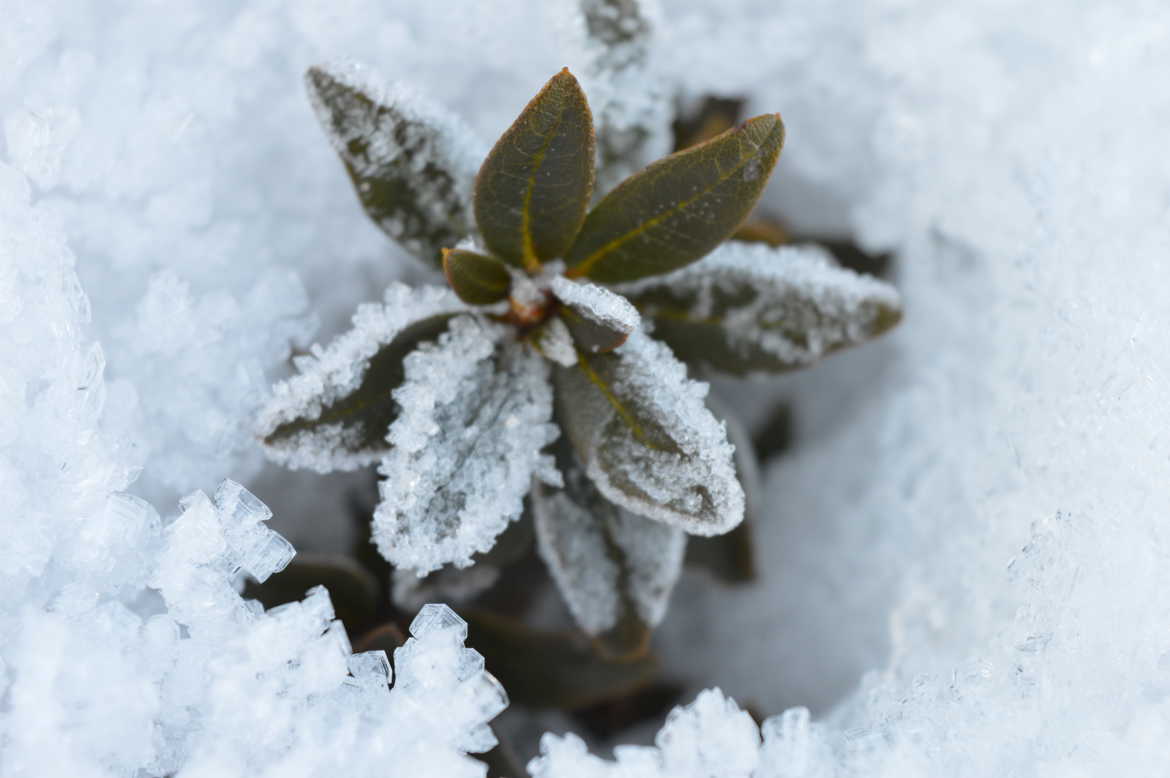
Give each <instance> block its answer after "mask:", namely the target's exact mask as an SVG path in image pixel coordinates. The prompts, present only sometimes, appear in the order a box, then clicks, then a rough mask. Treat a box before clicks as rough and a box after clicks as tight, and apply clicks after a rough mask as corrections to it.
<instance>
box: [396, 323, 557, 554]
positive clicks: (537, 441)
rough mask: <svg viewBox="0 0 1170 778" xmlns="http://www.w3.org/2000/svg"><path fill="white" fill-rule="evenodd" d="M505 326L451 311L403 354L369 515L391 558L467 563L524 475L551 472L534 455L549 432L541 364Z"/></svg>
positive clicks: (546, 460)
mask: <svg viewBox="0 0 1170 778" xmlns="http://www.w3.org/2000/svg"><path fill="white" fill-rule="evenodd" d="M506 334H507V330H506V329H505V328H503V327H501V326H499V325H496V324H492V323H489V322H486V321H483V320H480V319H477V318H472V317H470V316H466V317H462V316H461V317H457V318H455V319H453V320H452V322H451V327H450V329H449V330H448V332H446V333H445V334H443V335H442V336H441V337H440V338H439V339H438V341H436V342H434V343H430V344H424V345H423V346H422V347H420V348H419V349H418V350H416V351H415V352H413V353H412V354H410V355H409V356H408V357H407V358H406V360H405V363H404V366H405V375H406V379H405V381H404V382H403V384H402V386H401V387H399V388H398V389H396V390H395V391H394V399H395V401H396V402H397V403H398V405H399V406H400V408H401V412H400V414H399V416H398V418H397V419H396V420H395V421H394V423H393V424H392V425H391V427H390V432H389V435H388V440H389V442H390V443H391V444H392V448H391V449H390V451H389V452H388V453H387V454H386V456H385V457H384V458H383V459H382V462H381V465H380V467H379V472H380V473H381V475H382V476H383V480H382V482H381V483H380V485H379V490H380V492H381V495H382V502H381V504H380V505H379V506H378V509H377V511H376V512H375V514H374V539H375V541H376V542H377V544H378V548H379V550H380V551H381V552H382V555H383V556H385V557H386V558H387V559H388V560H390V561H391V562H392V563H394V564H395V565H400V566H404V567H409V568H411V569H413V570H415V571H416V572H418V573H419V574H424V573H427V572H429V571H431V570H435V569H437V568H438V567H440V566H441V565H443V564H448V563H454V564H456V565H459V566H461V567H462V566H466V565H469V564H471V555H472V554H474V553H475V552H477V551H487V550H488V549H489V548H491V546H492V544H493V542H494V541H495V539H496V536H498V535H499V534H500V533H501V532H503V531H504V529H505V528H506V527H507V526H508V522H510V521H514V520H515V519H517V518H519V516H520V514H521V511H522V509H523V500H524V496H525V495H526V494H527V493H528V490H529V488H530V486H531V482H532V478H533V476H534V475H536V476H538V477H543V478H554V479H555V476H553V475H552V473H550V471H553V466H552V464H551V458H550V457H548V456H547V455H543V454H541V453H540V450H541V449H542V448H544V446H546V445H547V444H548V443H550V442H551V441H553V440H554V439H555V438H556V437H557V429H556V426H555V425H554V424H552V423H551V422H550V419H551V416H552V391H551V388H550V386H549V382H548V367H547V362H546V361H545V360H544V359H543V358H542V357H540V355H538V354H536V353H535V352H534V351H532V350H531V349H529V348H528V347H527V346H524V345H523V344H520V343H516V342H514V341H511V340H504V336H505V335H506Z"/></svg>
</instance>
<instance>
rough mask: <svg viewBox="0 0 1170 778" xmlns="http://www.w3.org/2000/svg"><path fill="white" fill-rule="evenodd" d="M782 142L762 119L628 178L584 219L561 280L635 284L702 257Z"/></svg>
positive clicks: (745, 209)
mask: <svg viewBox="0 0 1170 778" xmlns="http://www.w3.org/2000/svg"><path fill="white" fill-rule="evenodd" d="M783 144H784V124H783V123H782V122H781V121H780V115H779V114H765V115H763V116H757V117H756V118H754V119H750V120H748V121H747V122H745V123H744V124H743V125H741V126H739V127H737V128H735V129H732V130H728V131H727V132H725V133H723V134H722V135H719V136H717V137H715V138H712V139H711V140H709V141H707V142H706V143H701V144H699V145H698V146H693V147H691V148H689V149H686V150H684V151H678V152H675V153H674V154H671V155H670V156H669V157H666V158H665V159H661V160H659V161H658V162H655V163H654V164H652V165H650V166H649V167H647V168H646V169H645V170H642V171H641V172H639V173H635V174H634V175H632V176H630V177H629V178H628V179H626V180H625V181H623V182H622V183H621V185H619V186H618V187H617V189H614V190H613V191H612V192H610V193H609V194H608V195H606V196H605V197H604V198H603V199H602V200H601V202H600V203H598V204H597V207H595V208H594V209H593V210H592V211H591V212H590V213H589V216H588V217H586V219H585V224H584V225H582V227H581V232H580V233H579V234H578V236H577V240H576V241H574V243H573V246H572V248H571V249H569V253H568V254H567V255H566V257H565V261H566V263H567V265H568V266H569V271H568V275H570V276H585V277H588V278H591V279H593V280H595V281H601V282H604V283H614V282H619V281H634V280H637V279H639V278H645V277H647V276H653V275H658V274H661V273H666V272H669V271H671V270H676V269H678V268H680V267H682V266H684V265H688V264H690V263H691V262H694V261H695V260H697V259H699V258H701V257H702V256H703V255H705V254H707V253H708V252H709V251H711V249H713V248H715V247H716V246H717V245H719V243H720V242H721V241H723V240H724V239H725V238H726V237H727V236H728V235H730V234H731V233H732V232H734V231H735V228H736V227H738V226H739V224H740V222H742V221H743V220H744V218H745V217H746V216H747V215H748V213H749V212H750V211H751V209H752V208H753V207H754V206H755V204H756V201H757V200H758V199H759V197H760V193H761V192H763V191H764V185H765V184H766V183H767V182H768V177H769V176H770V175H771V173H772V168H773V166H774V165H775V164H776V160H777V158H779V156H780V147H781V146H782V145H783Z"/></svg>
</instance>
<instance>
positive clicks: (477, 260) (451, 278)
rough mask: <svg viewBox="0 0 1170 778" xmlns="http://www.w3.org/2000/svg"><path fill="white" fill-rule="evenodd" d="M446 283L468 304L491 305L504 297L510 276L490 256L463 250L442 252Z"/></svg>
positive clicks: (510, 281)
mask: <svg viewBox="0 0 1170 778" xmlns="http://www.w3.org/2000/svg"><path fill="white" fill-rule="evenodd" d="M443 274H444V275H445V276H447V283H448V284H449V285H450V287H451V288H452V289H453V290H454V291H455V294H457V295H459V299H460V300H462V301H463V302H465V303H468V304H469V305H491V304H492V303H496V302H499V301H500V300H503V299H504V298H505V297H507V296H508V287H509V286H510V285H511V283H512V276H511V274H510V273H509V272H508V268H506V267H504V264H503V263H502V262H500V261H499V260H498V259H495V258H494V257H489V256H485V255H483V254H479V253H477V252H475V251H468V250H467V249H443Z"/></svg>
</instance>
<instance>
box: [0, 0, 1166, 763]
mask: <svg viewBox="0 0 1170 778" xmlns="http://www.w3.org/2000/svg"><path fill="white" fill-rule="evenodd" d="M573 7H574V4H573V3H570V2H566V1H565V0H555V1H550V2H538V1H537V0H533V1H532V2H523V3H522V2H509V3H499V2H484V0H448V1H446V2H441V3H440V2H436V3H422V2H405V1H404V0H392V1H390V2H387V1H386V0H376V1H375V0H330V1H329V2H326V0H289V1H288V2H278V1H277V0H252V1H251V2H246V3H237V2H227V1H226V0H225V1H223V2H218V1H213V0H188V1H187V2H179V1H178V0H176V1H175V2H165V3H164V2H138V3H129V2H114V1H112V0H93V2H85V1H84V0H56V1H54V0H28V1H27V2H24V1H22V0H0V20H3V21H2V22H0V121H2V127H0V328H2V329H0V334H2V338H0V344H2V345H0V495H3V499H4V507H3V509H2V511H0V517H2V518H0V522H2V524H0V592H2V593H3V597H2V598H0V775H3V776H5V778H8V776H13V777H15V776H71V777H72V778H80V777H88V776H95V777H96V776H135V777H137V776H146V775H177V776H182V777H183V778H190V777H192V776H233V775H241V776H242V775H272V776H277V775H279V776H282V777H283V776H309V775H343V774H344V775H353V776H362V775H408V776H412V777H414V776H425V775H436V776H451V775H463V774H467V775H477V774H481V773H482V767H481V766H479V765H477V764H476V763H473V762H470V761H468V760H467V758H466V757H464V756H463V755H462V753H463V751H464V750H465V749H468V748H473V747H476V748H477V747H483V746H484V745H485V744H486V742H487V740H486V739H485V738H487V737H488V736H487V735H486V734H485V731H484V730H483V729H482V727H480V725H481V724H482V722H483V721H484V720H486V719H487V718H490V717H491V715H492V714H494V713H495V712H496V711H497V709H498V704H499V702H500V698H499V696H498V690H495V689H493V688H492V687H491V683H490V679H488V677H487V676H485V675H483V674H482V673H481V672H480V671H479V669H478V666H477V665H476V662H475V659H474V657H471V656H469V655H467V654H464V653H461V652H460V648H459V647H460V645H461V637H462V634H461V632H460V629H459V626H458V624H457V623H448V622H442V623H440V621H441V619H440V621H436V619H439V617H441V616H443V614H442V613H441V612H438V611H434V612H429V613H431V615H432V616H435V618H433V619H430V620H429V621H428V620H427V619H424V620H423V621H422V622H421V623H420V624H419V628H418V630H417V631H416V640H415V641H414V642H412V643H411V644H410V651H406V650H405V649H403V651H404V654H403V656H402V657H401V659H400V660H399V661H396V662H395V668H394V669H395V674H396V676H397V677H396V679H395V686H394V687H393V691H389V692H388V691H387V689H386V683H385V676H384V667H383V666H382V665H380V664H379V661H378V659H377V657H369V656H365V657H357V658H347V656H346V654H347V646H346V644H345V641H344V633H343V632H340V630H339V628H338V627H336V626H330V624H329V615H330V607H329V605H328V602H327V599H326V598H324V597H322V596H321V595H316V596H311V597H309V598H308V599H307V600H306V601H305V603H304V604H303V605H297V606H291V607H289V608H286V609H284V610H282V611H280V612H273V613H269V614H262V613H260V612H259V611H258V610H256V609H254V608H252V607H250V606H248V605H246V604H244V602H243V600H241V599H240V598H239V597H238V595H236V594H235V589H234V588H233V586H232V582H233V581H234V580H235V578H236V577H237V573H238V571H239V570H243V571H246V572H247V571H250V572H253V573H258V574H259V575H261V576H262V575H263V574H264V572H265V571H266V569H269V568H271V567H272V566H273V565H276V564H278V563H279V561H280V559H281V557H282V554H284V553H285V552H286V551H287V550H288V549H287V547H286V546H284V545H283V544H282V543H281V542H280V541H279V539H278V538H277V536H275V535H273V534H272V533H270V532H269V531H267V530H265V529H264V524H263V520H264V519H265V518H267V512H266V511H265V510H264V509H263V508H262V506H260V505H259V504H258V503H256V502H254V501H253V500H250V499H248V496H247V495H246V494H245V493H243V492H240V491H239V490H238V489H236V488H235V486H234V485H233V483H232V482H228V483H227V484H226V485H225V486H223V487H221V488H218V492H217V485H218V484H219V483H220V481H221V480H222V479H225V478H231V479H234V480H235V481H238V482H241V483H245V484H249V485H251V486H252V488H253V489H254V491H256V493H257V494H259V495H260V497H261V498H263V499H264V500H265V501H266V502H268V503H269V504H271V505H272V506H273V507H274V509H275V511H276V514H277V515H276V518H274V519H273V523H274V524H275V525H276V526H277V527H278V528H279V529H280V530H281V531H282V532H283V533H284V534H286V535H287V536H288V537H289V538H290V539H291V540H292V541H293V544H294V545H299V544H301V543H303V542H306V541H308V540H313V541H314V542H318V543H327V542H330V541H329V538H328V537H322V536H328V534H329V533H328V532H327V531H326V530H325V529H323V528H322V525H324V526H325V527H327V526H328V523H329V520H330V517H329V516H328V515H327V514H322V515H321V516H320V517H319V518H320V521H316V522H302V523H301V524H295V523H292V524H289V525H282V524H281V523H280V522H281V515H282V514H283V513H285V512H287V511H288V508H290V507H291V506H299V507H300V508H301V512H302V513H303V512H304V506H306V505H309V506H315V505H320V506H322V508H321V510H322V511H325V510H327V506H328V505H330V504H331V500H335V498H336V497H337V496H338V495H339V494H340V493H341V490H342V488H343V485H344V479H336V478H331V479H322V478H320V477H319V476H315V475H312V474H309V473H295V474H291V475H290V474H287V473H283V472H279V471H271V470H269V471H263V470H262V466H263V463H262V460H261V457H260V455H259V449H258V447H257V445H256V443H255V441H254V439H253V437H252V432H251V430H252V422H253V419H254V416H255V413H256V410H257V408H258V407H259V405H260V403H261V402H262V401H263V399H264V397H265V396H266V393H267V392H268V391H269V388H270V385H271V382H272V381H273V380H275V379H276V378H279V377H281V376H283V375H284V374H285V373H286V370H287V367H286V359H287V356H288V353H289V349H290V347H291V346H293V345H304V344H305V343H307V342H309V341H311V340H312V339H314V338H327V337H329V336H331V335H332V334H333V333H335V332H336V331H337V330H338V328H339V327H340V326H341V324H342V323H343V321H344V320H345V319H346V318H347V317H348V316H349V313H350V312H351V310H352V308H353V307H354V306H355V305H356V303H358V302H360V301H367V300H373V299H377V298H378V297H379V296H380V292H381V289H382V288H383V287H384V286H385V284H386V283H387V282H388V281H389V280H391V279H393V278H395V277H401V276H403V275H407V276H408V277H410V276H409V275H408V274H409V272H410V271H408V270H407V268H408V262H409V260H407V259H406V258H405V257H404V256H403V255H402V254H401V253H400V252H398V250H397V249H396V248H394V247H393V246H391V245H390V244H389V243H388V241H386V240H385V238H384V237H383V236H382V235H381V234H380V233H379V232H378V231H377V230H376V229H375V228H374V227H373V225H372V224H370V223H369V222H368V221H367V220H366V218H365V216H364V215H363V214H362V212H361V209H360V208H359V207H358V205H357V202H356V199H355V198H354V196H353V194H352V192H351V191H350V185H349V183H348V181H347V180H346V177H345V174H344V171H343V169H342V167H341V165H340V164H339V163H338V161H337V160H336V158H335V156H334V154H333V151H332V150H331V149H330V148H329V146H328V144H327V142H326V141H325V138H324V135H323V134H322V132H321V131H320V129H319V128H318V126H317V124H316V121H315V119H314V118H313V116H312V113H311V110H310V108H309V103H308V100H307V99H306V97H305V94H304V89H303V86H302V82H301V76H302V73H303V72H304V70H305V68H306V67H307V66H309V65H311V64H314V63H317V62H321V61H329V60H336V59H340V58H344V59H352V60H357V61H361V62H365V63H368V64H369V65H371V66H373V67H375V68H376V69H377V70H379V71H380V72H381V73H383V74H385V75H386V76H387V77H388V78H390V79H396V80H398V79H400V80H405V81H408V82H410V83H413V84H414V85H415V86H416V87H417V89H418V91H419V92H420V93H421V94H424V95H426V96H427V97H429V98H431V99H433V100H437V101H440V102H442V103H444V104H446V105H448V106H450V107H451V108H453V109H455V110H457V111H458V112H460V113H461V114H462V115H463V117H464V118H465V119H466V120H467V121H468V122H469V123H470V124H471V125H472V126H473V127H474V128H475V129H476V130H477V131H478V132H479V133H480V134H481V135H482V137H483V138H485V139H488V140H490V139H493V138H494V137H496V135H498V134H499V132H500V131H502V130H503V128H504V127H505V126H507V124H508V123H509V122H510V120H511V119H512V118H513V117H514V116H515V114H516V113H517V111H518V110H519V108H520V107H521V106H522V105H523V104H524V102H525V101H526V100H527V99H528V98H529V97H530V96H531V94H533V93H534V92H535V91H536V89H537V88H538V87H539V86H540V85H541V84H542V83H543V82H544V80H545V79H547V77H548V76H549V75H551V74H552V73H554V72H555V71H556V70H557V69H559V68H560V67H561V66H563V65H569V66H570V67H576V65H577V64H578V63H579V62H580V61H581V59H582V56H583V55H582V53H581V51H580V47H579V34H578V33H579V31H578V30H577V29H576V27H575V26H574V20H573ZM658 30H659V37H658V40H657V44H656V45H657V50H656V53H655V56H656V57H657V58H658V63H659V67H660V68H661V73H662V74H664V75H663V76H662V77H663V78H670V79H674V80H676V81H678V82H680V83H683V84H686V85H687V87H688V88H689V89H690V90H691V91H692V92H694V93H702V92H708V91H710V92H717V93H721V94H747V95H749V96H750V98H751V100H750V110H751V111H752V112H754V113H758V112H762V111H765V110H779V111H780V112H782V114H783V115H784V118H785V122H786V124H787V127H788V142H787V145H786V148H785V151H784V155H783V159H782V162H781V164H780V166H779V167H778V169H777V171H776V174H775V178H774V183H773V185H772V187H771V189H770V193H769V202H770V203H771V204H772V205H773V206H777V207H779V208H780V209H781V211H782V212H783V213H784V214H785V215H786V216H788V217H789V218H791V219H793V220H794V221H796V222H798V223H801V224H805V225H808V226H810V227H816V228H821V229H827V228H832V229H837V230H842V231H846V232H852V233H853V234H855V235H856V236H858V237H859V239H860V240H862V241H863V242H864V243H865V244H866V245H868V246H870V247H872V248H890V249H895V250H896V251H897V254H898V262H897V267H898V276H897V279H896V282H897V284H898V286H899V288H900V289H901V290H902V292H903V295H904V299H905V300H906V305H907V316H906V319H905V320H904V322H903V323H902V324H901V325H900V327H899V328H898V330H897V331H896V332H895V333H894V334H893V335H892V336H891V337H888V338H887V339H885V340H883V341H882V342H880V343H879V344H875V345H871V346H867V347H863V348H861V349H859V350H857V351H856V352H854V353H850V354H847V355H841V356H838V357H834V358H832V359H831V360H830V361H829V362H828V363H826V364H825V365H822V366H820V367H818V368H815V369H814V370H812V371H810V372H807V373H805V374H801V375H797V376H793V377H791V378H786V379H784V380H783V381H780V382H777V383H776V384H775V387H776V388H775V389H771V388H768V385H766V384H751V385H748V386H747V387H743V386H734V387H730V389H729V391H731V392H733V393H735V395H736V397H737V399H738V400H739V401H740V403H739V404H741V405H744V406H748V407H750V408H754V409H755V410H756V411H757V415H758V414H759V413H762V411H763V409H764V408H765V407H766V405H767V403H766V402H765V399H767V400H774V399H776V398H778V397H783V396H789V397H791V398H792V399H793V401H794V403H795V407H796V409H797V414H798V416H797V420H798V426H797V441H796V443H797V445H796V446H795V448H794V449H793V450H792V453H790V454H788V455H785V456H784V457H781V458H780V459H778V460H777V461H775V462H773V463H772V464H771V466H770V467H769V469H768V472H767V473H766V476H767V484H768V506H767V511H766V512H765V513H766V516H767V520H766V521H762V522H760V526H759V536H760V537H759V543H760V555H761V561H762V567H763V568H764V569H763V579H762V582H761V584H760V585H759V586H757V587H754V588H749V589H745V590H732V589H723V588H720V587H718V586H716V585H714V584H712V583H711V582H710V581H709V580H707V579H705V578H702V577H699V576H693V577H686V578H684V580H683V582H682V584H681V586H680V590H679V591H678V592H677V593H676V595H675V597H674V607H673V608H672V610H671V612H670V614H669V616H668V617H667V619H666V621H665V622H664V624H663V625H662V627H661V628H660V630H659V634H658V636H657V638H656V646H657V647H658V648H659V650H660V651H662V652H664V653H665V658H666V662H667V666H668V668H669V669H671V670H672V671H673V672H676V673H681V674H684V675H685V676H686V677H688V678H693V679H695V684H696V685H695V688H694V691H695V692H697V691H698V690H699V689H700V688H701V685H718V686H720V687H721V688H722V689H723V690H724V691H725V692H726V693H727V694H728V695H730V696H731V697H734V698H737V699H739V700H740V702H741V703H743V704H747V703H752V704H753V705H755V706H757V707H758V708H759V709H760V710H762V711H763V712H765V713H767V714H773V713H780V711H782V710H784V709H785V708H789V707H792V708H793V710H790V711H789V712H788V713H786V714H784V715H783V716H779V717H777V718H774V719H771V720H769V722H767V723H766V724H765V726H764V728H763V729H764V741H763V746H762V748H761V749H760V750H758V751H757V746H758V744H759V741H760V735H759V733H758V732H757V730H756V728H755V725H754V724H752V723H751V721H750V720H749V719H748V718H747V717H746V716H745V715H744V714H737V713H735V711H734V709H732V708H728V707H727V706H728V704H727V703H725V702H724V701H723V700H722V698H721V697H719V696H717V695H715V694H708V695H704V696H702V697H700V698H699V701H698V702H697V703H696V705H695V706H694V707H693V708H691V709H688V710H686V711H682V712H679V713H676V714H674V715H672V716H671V718H670V720H669V723H668V724H667V726H666V728H665V729H664V730H663V733H662V734H661V735H660V736H659V738H658V745H659V746H660V749H661V750H659V751H646V750H624V751H622V752H620V757H621V760H622V762H621V765H620V766H618V767H613V766H607V765H605V764H602V763H600V762H597V761H595V760H593V759H592V758H590V757H586V756H584V755H583V753H582V751H583V746H582V744H581V743H580V741H578V740H576V739H574V738H568V739H559V738H555V737H550V738H547V739H546V741H545V746H546V748H547V754H546V756H545V757H544V758H543V759H541V760H538V761H537V762H534V763H533V764H532V765H531V770H532V771H533V773H534V774H536V775H541V776H548V777H549V778H554V777H555V778H570V777H576V776H581V777H582V778H584V777H585V776H599V775H623V776H626V775H630V776H632V775H671V776H715V775H718V776H749V775H753V774H754V775H756V776H761V777H762V776H836V775H849V776H852V775H857V776H862V775H864V776H887V775H888V776H899V777H900V778H901V777H904V776H1093V775H1161V774H1165V773H1166V771H1167V769H1168V768H1167V765H1168V764H1170V760H1168V758H1167V757H1168V756H1170V564H1168V562H1170V557H1168V553H1167V550H1168V549H1167V542H1168V541H1167V531H1166V529H1165V521H1166V518H1167V513H1168V509H1170V402H1168V401H1167V399H1166V389H1167V384H1168V380H1170V335H1168V333H1170V305H1168V304H1167V303H1168V301H1170V270H1168V269H1167V264H1168V262H1170V156H1168V155H1167V154H1166V151H1165V148H1166V137H1167V134H1168V130H1170V7H1167V6H1166V4H1165V3H1164V2H1162V1H1161V0H1152V1H1150V2H1142V1H1141V0H1133V1H1132V2H1119V1H1118V0H1108V1H1104V0H1103V1H1102V2H1096V3H1093V2H1077V3H1074V2H1062V1H1061V0H1047V1H1044V0H1040V1H1038V2H1028V3H1025V2H1021V1H1019V0H1017V1H1016V2H1007V1H1006V0H970V1H964V2H958V0H952V1H951V2H945V3H944V2H937V1H929V0H872V2H844V1H841V0H836V1H832V2H829V1H826V2H819V3H796V2H778V1H777V0H758V1H757V2H748V1H744V2H720V3H701V2H698V0H695V1H694V2H690V1H687V2H675V1H673V0H663V3H662V7H661V8H660V12H659V28H658ZM586 86H587V87H588V85H586ZM723 388H725V389H726V388H727V387H723ZM199 490H202V491H203V492H206V493H208V494H215V495H216V499H215V500H214V501H213V500H210V499H209V498H207V497H204V496H203V495H202V494H201V493H200V491H199ZM127 493H128V494H127ZM130 495H136V496H130ZM307 495H311V496H312V500H313V502H308V501H307V498H306V496H307ZM184 496H185V497H186V499H185V500H184V502H183V507H182V508H180V507H179V503H178V500H179V498H180V497H184ZM143 498H145V499H146V500H149V501H150V503H152V504H153V505H154V506H155V508H157V513H156V510H155V508H151V507H150V504H149V503H147V502H145V501H144V499H143ZM159 514H161V516H162V518H160V517H159ZM241 526H244V527H247V530H248V531H247V532H246V533H243V534H241V533H240V532H237V531H236V530H235V529H233V528H238V527H241ZM333 542H338V543H340V541H336V540H334V541H333ZM428 618H429V617H428ZM444 624H446V625H447V626H443V625H444ZM339 633H340V634H339ZM420 657H421V658H420ZM347 668H348V669H349V671H350V675H347V674H346V670H347ZM490 669H491V668H490V667H489V668H488V670H489V671H490ZM380 673H382V675H379V674H380ZM800 706H807V707H810V708H812V709H813V711H814V715H813V716H812V722H811V724H809V723H808V718H807V716H806V715H805V713H804V712H803V711H802V710H801V709H800ZM753 771H754V772H753Z"/></svg>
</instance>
